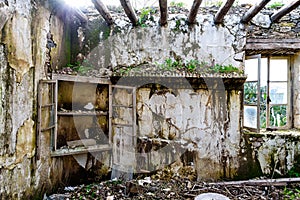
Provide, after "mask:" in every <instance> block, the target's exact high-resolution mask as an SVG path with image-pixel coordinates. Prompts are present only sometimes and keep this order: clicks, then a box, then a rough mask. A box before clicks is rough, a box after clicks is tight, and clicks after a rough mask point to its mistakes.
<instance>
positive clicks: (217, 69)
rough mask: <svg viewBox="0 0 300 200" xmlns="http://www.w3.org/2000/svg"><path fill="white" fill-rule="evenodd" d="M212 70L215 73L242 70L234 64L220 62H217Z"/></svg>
mask: <svg viewBox="0 0 300 200" xmlns="http://www.w3.org/2000/svg"><path fill="white" fill-rule="evenodd" d="M211 70H212V72H215V73H232V72H239V71H240V70H239V69H238V68H236V67H234V66H233V65H231V64H229V65H220V64H215V65H214V66H213V67H212V69H211Z"/></svg>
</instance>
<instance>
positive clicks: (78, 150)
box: [51, 144, 112, 157]
mask: <svg viewBox="0 0 300 200" xmlns="http://www.w3.org/2000/svg"><path fill="white" fill-rule="evenodd" d="M111 149H112V148H111V146H110V145H109V144H104V145H94V146H89V147H81V148H75V149H58V150H56V151H52V152H51V156H52V157H59V156H69V155H78V154H84V153H92V152H102V151H110V150H111Z"/></svg>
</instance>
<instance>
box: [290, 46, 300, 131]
mask: <svg viewBox="0 0 300 200" xmlns="http://www.w3.org/2000/svg"><path fill="white" fill-rule="evenodd" d="M291 75H292V77H293V79H292V80H293V95H294V96H293V102H294V103H293V125H294V127H295V128H298V129H299V128H300V52H299V53H297V54H296V55H294V56H293V70H292V73H291Z"/></svg>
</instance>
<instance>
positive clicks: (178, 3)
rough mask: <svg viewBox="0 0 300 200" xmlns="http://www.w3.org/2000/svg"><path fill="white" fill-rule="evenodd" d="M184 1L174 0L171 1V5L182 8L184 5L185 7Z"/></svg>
mask: <svg viewBox="0 0 300 200" xmlns="http://www.w3.org/2000/svg"><path fill="white" fill-rule="evenodd" d="M184 5H185V4H184V3H183V2H175V1H172V2H171V3H170V6H173V7H178V8H182V7H184Z"/></svg>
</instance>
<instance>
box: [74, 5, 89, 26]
mask: <svg viewBox="0 0 300 200" xmlns="http://www.w3.org/2000/svg"><path fill="white" fill-rule="evenodd" d="M73 12H74V14H75V16H76V17H77V18H78V19H79V20H80V21H81V22H83V23H86V22H88V21H89V19H88V17H87V16H86V15H85V14H84V13H83V12H82V11H81V10H80V9H78V8H73Z"/></svg>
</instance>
